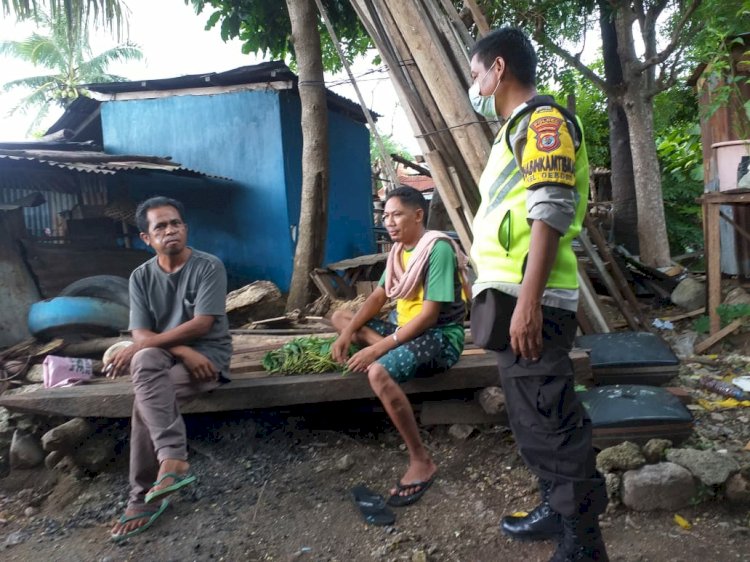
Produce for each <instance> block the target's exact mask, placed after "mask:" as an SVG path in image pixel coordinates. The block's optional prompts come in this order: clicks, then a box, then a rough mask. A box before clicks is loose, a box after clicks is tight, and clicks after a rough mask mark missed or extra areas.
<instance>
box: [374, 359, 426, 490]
mask: <svg viewBox="0 0 750 562" xmlns="http://www.w3.org/2000/svg"><path fill="white" fill-rule="evenodd" d="M367 377H368V379H369V381H370V386H371V387H372V389H373V391H374V392H375V394H376V396H377V397H378V398H379V399H380V401H381V402H382V404H383V407H384V408H385V411H386V412H387V413H388V416H389V417H390V418H391V421H392V422H393V425H395V426H396V429H397V430H398V432H399V433H400V434H401V438H402V439H403V440H404V444H405V445H406V449H407V451H408V452H409V468H408V469H407V470H406V473H405V474H404V476H403V477H402V478H401V484H410V483H412V482H427V481H428V480H429V479H430V478H432V477H433V476H434V475H435V472H437V466H435V463H434V462H432V458H431V457H430V455H429V453H428V452H427V449H426V448H425V446H424V443H422V439H421V438H420V437H419V428H418V427H417V420H416V419H415V417H414V410H412V407H411V403H410V402H409V399H408V398H407V397H406V394H405V393H404V391H403V390H401V387H400V386H399V385H398V383H396V381H394V380H393V379H392V378H391V376H390V375H389V374H388V371H386V369H385V367H383V366H382V365H381V364H379V363H373V364H372V365H370V368H369V369H368V370H367ZM415 491H417V488H403V489H401V491H400V492H399V491H398V490H396V489H395V488H394V489H392V490H391V495H395V494H397V493H400V494H401V495H403V496H406V495H410V494H412V493H414V492H415Z"/></svg>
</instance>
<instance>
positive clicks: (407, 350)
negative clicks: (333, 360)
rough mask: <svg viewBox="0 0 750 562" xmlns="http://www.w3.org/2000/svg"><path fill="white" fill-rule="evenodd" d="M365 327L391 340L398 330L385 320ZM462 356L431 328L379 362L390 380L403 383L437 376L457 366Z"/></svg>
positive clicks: (393, 350) (394, 349)
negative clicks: (389, 337)
mask: <svg viewBox="0 0 750 562" xmlns="http://www.w3.org/2000/svg"><path fill="white" fill-rule="evenodd" d="M366 326H367V327H368V328H370V329H372V330H375V331H376V332H377V333H378V334H380V335H381V336H383V337H388V336H390V335H391V334H393V333H394V332H395V331H396V328H398V326H397V325H396V324H391V323H390V322H384V321H382V320H370V321H369V322H368V323H367V324H366ZM460 356H461V353H460V352H459V351H458V350H457V349H456V348H455V347H453V346H452V345H451V344H450V342H449V341H448V339H447V338H446V337H445V336H444V335H443V331H442V330H441V329H440V328H430V329H429V330H427V331H425V332H424V333H423V334H422V335H421V336H419V337H417V338H414V339H413V340H410V341H408V342H406V343H402V344H401V345H399V346H398V347H395V348H393V349H391V350H390V351H389V352H388V353H386V354H385V355H383V356H382V357H381V358H379V359H378V360H377V361H376V363H380V364H381V365H382V366H383V367H385V370H386V371H388V374H389V375H391V378H392V379H393V380H395V381H396V382H399V383H402V382H406V381H408V380H411V379H413V378H414V377H421V376H428V375H434V374H435V373H440V372H442V371H445V370H447V369H449V368H450V367H452V366H453V365H455V364H456V363H457V362H458V359H459V357H460Z"/></svg>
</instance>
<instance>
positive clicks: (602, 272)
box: [578, 230, 640, 331]
mask: <svg viewBox="0 0 750 562" xmlns="http://www.w3.org/2000/svg"><path fill="white" fill-rule="evenodd" d="M578 240H579V241H580V242H581V246H583V250H584V252H585V253H586V255H587V256H588V258H589V259H590V260H591V263H593V264H594V267H595V268H596V271H597V272H598V273H599V276H600V277H601V280H602V282H603V283H604V286H605V287H606V288H607V291H608V292H609V294H610V295H611V296H612V298H613V299H615V303H616V304H617V308H618V309H619V310H620V312H621V313H622V315H623V316H624V317H625V320H626V321H627V323H628V326H630V329H631V330H636V331H637V330H638V329H639V328H640V325H639V323H638V321H637V320H636V319H635V316H633V313H632V312H630V310H629V309H628V305H627V304H626V303H625V299H624V298H623V296H622V294H621V293H620V290H619V288H618V287H617V284H616V283H615V280H614V279H613V278H612V276H611V275H610V274H609V271H607V267H606V266H605V265H604V262H603V261H602V258H601V257H600V256H599V254H598V253H597V252H596V248H594V245H593V244H592V243H591V239H590V238H589V236H588V233H587V232H586V230H582V231H581V232H580V233H579V234H578Z"/></svg>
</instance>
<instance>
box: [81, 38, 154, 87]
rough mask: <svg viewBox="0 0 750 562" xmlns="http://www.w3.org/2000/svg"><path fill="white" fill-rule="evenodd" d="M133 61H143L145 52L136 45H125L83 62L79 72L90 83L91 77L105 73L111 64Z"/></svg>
mask: <svg viewBox="0 0 750 562" xmlns="http://www.w3.org/2000/svg"><path fill="white" fill-rule="evenodd" d="M131 60H143V52H142V51H141V49H140V47H138V45H136V44H134V43H123V44H122V45H117V46H116V47H113V48H111V49H107V50H106V51H104V52H103V53H100V54H98V55H96V56H95V57H93V58H91V59H89V60H87V61H85V62H82V63H81V64H80V65H79V67H78V70H79V74H80V75H81V76H85V77H86V78H85V81H86V82H89V81H90V79H89V75H91V74H95V73H101V72H103V71H104V70H105V69H106V68H107V66H108V65H109V64H111V63H113V62H125V61H131Z"/></svg>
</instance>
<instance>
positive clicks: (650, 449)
mask: <svg viewBox="0 0 750 562" xmlns="http://www.w3.org/2000/svg"><path fill="white" fill-rule="evenodd" d="M671 447H672V442H671V441H670V440H669V439H649V441H648V443H646V444H645V445H644V446H643V451H642V452H643V457H644V458H645V459H646V462H647V463H648V464H656V463H658V462H661V461H663V460H664V454H665V452H666V450H667V449H670V448H671Z"/></svg>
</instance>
